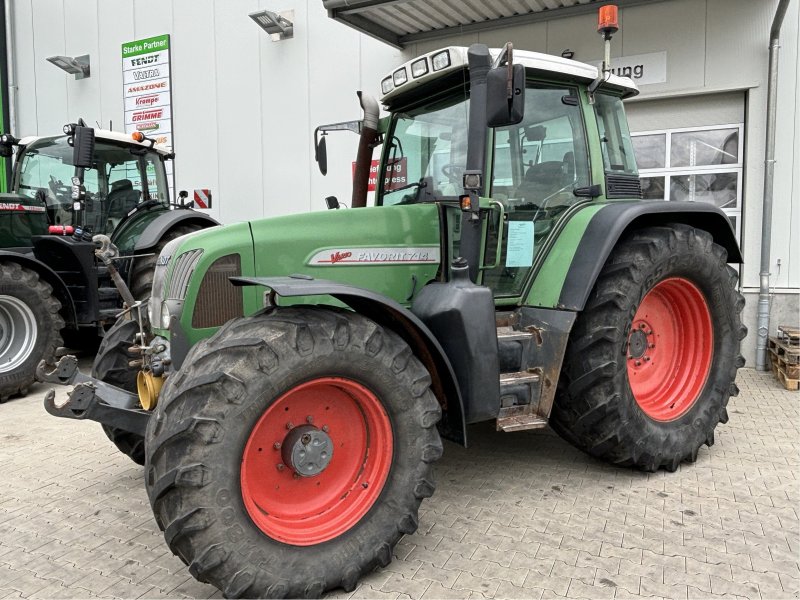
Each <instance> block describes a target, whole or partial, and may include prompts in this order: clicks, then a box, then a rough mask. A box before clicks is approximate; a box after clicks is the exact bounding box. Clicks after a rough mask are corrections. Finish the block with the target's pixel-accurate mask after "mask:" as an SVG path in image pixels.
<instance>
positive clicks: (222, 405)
mask: <svg viewBox="0 0 800 600" xmlns="http://www.w3.org/2000/svg"><path fill="white" fill-rule="evenodd" d="M325 377H339V378H346V379H347V380H348V381H354V382H358V383H359V385H362V386H365V387H366V388H369V389H370V390H371V391H372V392H373V393H374V395H375V397H377V398H378V399H379V401H380V403H381V405H382V407H383V408H382V410H384V411H385V414H386V415H388V419H389V421H390V422H391V431H392V436H393V446H392V447H393V448H394V451H393V455H392V461H391V463H390V465H391V466H390V467H387V469H389V470H388V471H387V473H388V477H387V479H386V481H385V484H383V487H382V488H381V489H380V490H379V491H376V492H375V493H376V494H378V493H379V494H380V495H379V496H376V499H375V502H374V504H373V505H372V507H371V508H370V509H369V510H368V512H366V513H365V514H362V515H360V516H359V517H358V518H359V520H358V521H357V522H355V523H354V524H353V525H352V526H350V528H349V529H347V530H346V531H343V532H341V533H339V534H338V535H337V536H336V537H333V538H332V539H330V540H326V541H323V542H322V543H318V544H315V545H306V546H300V545H291V544H287V543H282V542H279V541H277V540H276V539H274V538H272V537H270V536H268V535H267V534H265V533H264V532H263V531H262V529H260V528H259V527H258V526H257V525H256V524H255V523H254V521H253V519H251V517H250V516H249V514H248V511H247V508H246V506H245V503H244V500H243V492H242V485H241V482H240V469H241V468H242V465H243V464H244V463H245V462H246V461H245V458H244V455H243V451H244V449H245V447H246V444H247V442H248V440H249V439H250V435H251V432H252V431H254V428H255V427H256V426H257V425H258V424H259V423H260V421H259V418H260V417H261V416H262V414H263V413H264V412H265V411H266V410H268V409H269V407H270V406H272V405H273V404H277V406H278V407H280V406H282V405H281V404H280V402H281V401H282V398H284V397H285V396H284V394H285V393H287V392H291V391H294V390H295V389H297V388H298V386H300V385H302V384H307V383H309V382H310V383H313V382H314V381H318V380H320V378H325ZM430 384H431V378H430V375H429V374H428V372H427V371H426V370H425V368H424V367H423V366H422V364H421V363H420V362H419V361H418V360H417V359H416V358H415V357H414V356H413V354H412V352H411V350H410V348H409V347H408V345H407V344H406V343H405V342H403V341H402V340H401V339H400V337H399V336H397V335H396V334H395V333H394V332H392V331H389V330H386V329H383V328H381V327H380V326H378V325H377V324H375V323H374V322H373V321H370V320H368V319H366V318H364V317H362V316H360V315H358V314H354V313H352V312H348V311H339V310H336V309H329V308H320V307H292V308H282V309H273V310H271V311H265V312H262V313H259V314H257V315H255V316H252V317H246V318H240V319H234V320H232V321H229V322H228V323H227V324H226V325H225V326H224V327H222V328H221V329H220V331H219V332H217V333H216V334H215V335H214V336H213V337H211V338H209V339H208V340H205V341H203V342H200V343H199V344H197V345H196V346H195V347H194V348H193V349H192V350H191V351H190V352H189V355H188V356H187V357H186V360H185V362H184V366H183V368H182V369H181V370H180V371H179V372H178V373H177V374H175V375H173V376H172V377H170V378H169V379H168V380H167V382H166V384H165V386H164V388H163V394H162V398H161V399H160V401H159V404H158V406H157V407H156V410H155V414H154V416H153V418H152V419H151V421H150V423H149V425H148V429H147V434H146V442H147V443H146V448H147V463H146V465H145V482H146V486H147V492H148V495H149V498H150V502H151V504H152V507H153V512H154V514H155V518H156V522H157V523H158V526H159V527H160V528H161V529H162V530H163V531H164V534H165V538H166V541H167V544H168V545H169V547H170V549H171V550H172V551H173V552H174V553H175V554H176V555H177V556H179V557H180V558H181V559H182V560H183V561H184V562H185V563H186V564H187V565H189V571H190V572H191V573H192V575H193V576H194V577H196V578H197V579H198V580H200V581H203V582H209V583H211V584H213V585H215V586H217V587H218V588H219V589H220V590H222V591H223V593H224V594H225V596H226V597H228V598H237V597H318V596H320V595H321V594H323V593H324V592H325V591H327V590H330V589H333V588H337V587H340V586H341V587H343V588H344V589H345V590H352V589H354V588H355V586H356V584H357V582H358V579H359V578H360V577H361V576H362V575H363V574H365V573H367V572H368V571H370V570H371V569H373V568H374V567H375V566H376V565H382V566H385V565H387V564H388V563H389V562H390V561H391V557H392V548H393V547H394V545H395V544H396V543H397V541H398V540H399V539H400V538H401V537H402V535H403V534H406V533H412V532H414V531H415V530H416V529H417V524H418V517H417V511H418V508H419V504H420V502H421V501H422V499H423V498H426V497H429V496H430V495H431V494H432V493H433V491H434V483H433V479H432V463H433V462H435V461H436V460H438V459H439V457H440V456H441V454H442V444H441V440H440V439H439V434H438V431H437V430H436V423H437V422H438V421H439V418H440V417H441V409H440V407H439V405H438V403H437V401H436V399H435V397H434V396H433V393H432V392H431V390H430ZM315 406H316V405H315ZM287 410H288V409H287ZM316 422H319V420H317V421H316ZM322 430H325V428H324V427H323V428H322ZM331 437H332V439H335V436H334V432H333V430H331ZM334 443H335V442H334ZM338 447H339V446H336V448H338ZM370 447H371V448H374V446H370ZM265 449H268V450H269V451H272V450H273V448H265ZM259 451H261V449H260V448H259ZM373 454H375V451H374V449H373ZM332 460H336V457H335V456H334V458H333V459H332ZM270 464H271V463H270ZM287 473H288V474H291V473H292V471H291V469H290V468H289V470H288V471H287ZM295 478H296V477H295ZM287 485H288V484H287ZM364 487H365V489H366V487H367V486H364ZM315 489H317V488H315Z"/></svg>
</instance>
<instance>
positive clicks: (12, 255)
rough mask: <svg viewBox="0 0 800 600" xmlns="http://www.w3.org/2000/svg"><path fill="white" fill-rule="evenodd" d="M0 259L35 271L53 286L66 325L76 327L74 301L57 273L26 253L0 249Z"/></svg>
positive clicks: (76, 319)
mask: <svg viewBox="0 0 800 600" xmlns="http://www.w3.org/2000/svg"><path fill="white" fill-rule="evenodd" d="M0 261H8V262H15V263H18V264H19V265H21V266H23V267H25V268H28V269H31V270H32V271H36V273H37V274H38V275H39V277H41V278H42V279H43V280H44V281H46V282H47V283H49V284H50V287H52V288H53V295H54V296H55V297H56V298H58V301H59V302H61V307H62V314H63V317H64V322H65V323H66V325H67V326H68V327H77V324H78V318H77V315H76V313H75V303H74V302H73V301H72V296H71V295H70V293H69V290H68V289H67V286H66V285H65V284H64V282H63V281H62V280H61V277H59V276H58V273H56V272H55V271H54V270H53V269H51V268H50V267H48V266H47V265H46V264H44V263H43V262H42V261H40V260H39V259H37V258H35V257H33V256H32V255H28V254H20V253H18V252H8V251H6V250H0Z"/></svg>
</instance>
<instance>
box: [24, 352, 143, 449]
mask: <svg viewBox="0 0 800 600" xmlns="http://www.w3.org/2000/svg"><path fill="white" fill-rule="evenodd" d="M36 379H37V380H38V381H41V382H43V383H55V384H58V385H74V386H75V387H74V388H73V389H72V390H70V391H69V392H68V393H67V401H66V402H64V403H63V404H60V405H59V404H56V401H55V399H56V391H55V389H50V390H49V391H48V392H47V394H46V395H45V398H44V408H45V410H46V411H47V412H48V413H50V414H51V415H53V416H55V417H64V418H67V419H87V420H89V421H97V422H98V423H102V424H103V425H109V426H111V427H115V428H117V429H122V430H124V431H129V432H131V433H135V434H138V435H141V436H144V432H145V429H146V428H147V422H148V421H149V420H150V414H151V413H149V412H147V411H146V410H142V409H141V408H140V405H139V396H138V395H136V394H132V393H130V392H128V391H125V390H123V389H121V388H118V387H115V386H113V385H109V384H107V383H105V382H103V381H100V380H99V379H95V378H94V377H90V376H88V375H84V374H83V373H81V372H80V371H79V370H78V359H76V358H75V357H74V356H72V355H66V356H62V357H61V358H60V359H59V361H58V363H57V364H56V366H55V368H54V369H52V370H51V371H47V363H46V362H45V361H41V362H40V363H39V365H38V366H37V367H36Z"/></svg>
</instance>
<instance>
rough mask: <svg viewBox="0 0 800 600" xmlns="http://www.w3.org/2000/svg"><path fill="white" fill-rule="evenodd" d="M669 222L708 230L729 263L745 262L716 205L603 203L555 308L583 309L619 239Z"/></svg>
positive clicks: (564, 282)
mask: <svg viewBox="0 0 800 600" xmlns="http://www.w3.org/2000/svg"><path fill="white" fill-rule="evenodd" d="M669 223H683V224H686V225H690V226H692V227H695V228H697V229H702V230H704V231H707V232H708V233H710V234H711V235H712V236H713V237H714V242H715V243H716V244H718V245H720V246H722V247H723V248H724V249H725V250H726V251H727V252H728V262H729V263H741V262H743V261H742V254H741V251H740V250H739V244H738V243H737V242H736V234H735V233H734V231H733V228H732V227H731V223H730V221H729V220H728V217H727V215H725V213H724V212H723V211H722V210H721V209H719V208H717V207H716V206H713V205H710V204H705V203H702V202H662V201H644V202H642V201H637V202H615V203H611V204H607V205H605V206H603V207H602V208H600V209H599V210H598V211H597V212H596V213H595V214H594V216H593V217H592V218H591V221H590V222H589V224H588V226H587V227H586V230H585V232H584V233H583V236H582V237H581V239H580V241H579V242H578V245H577V247H576V248H575V251H574V256H573V258H572V262H571V263H570V266H569V268H568V270H567V272H566V277H565V278H564V280H563V285H562V287H561V293H560V296H559V298H558V303H557V305H556V306H555V308H559V309H563V310H571V311H581V310H583V308H584V306H585V305H586V301H587V299H588V298H589V294H590V293H591V291H592V289H593V288H594V284H595V281H596V280H597V277H598V275H599V274H600V270H601V269H602V268H603V266H604V265H605V263H606V260H607V259H608V257H609V255H610V254H611V251H612V250H613V249H614V247H615V246H616V245H617V242H618V241H619V240H620V239H621V238H622V237H624V236H625V235H627V234H629V233H630V232H632V231H634V230H636V229H642V228H644V227H654V226H659V225H667V224H669ZM557 243H558V242H557Z"/></svg>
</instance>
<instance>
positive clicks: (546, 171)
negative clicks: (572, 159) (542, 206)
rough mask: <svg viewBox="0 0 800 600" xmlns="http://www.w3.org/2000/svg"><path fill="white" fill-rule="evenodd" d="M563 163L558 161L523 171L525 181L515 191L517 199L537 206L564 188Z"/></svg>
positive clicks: (533, 166)
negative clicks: (522, 199)
mask: <svg viewBox="0 0 800 600" xmlns="http://www.w3.org/2000/svg"><path fill="white" fill-rule="evenodd" d="M563 182H564V163H563V162H561V161H560V160H551V161H547V162H542V163H538V164H535V165H531V166H530V167H528V169H527V170H526V171H525V179H524V180H523V181H522V183H521V184H520V185H519V187H518V188H517V191H516V196H517V197H518V198H524V199H525V200H526V201H527V202H530V203H532V204H536V205H538V204H539V203H541V202H542V201H543V200H544V199H545V198H547V197H548V196H550V195H551V194H554V193H555V192H557V191H558V190H559V189H561V188H562V187H563V186H564V183H563Z"/></svg>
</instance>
